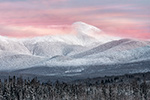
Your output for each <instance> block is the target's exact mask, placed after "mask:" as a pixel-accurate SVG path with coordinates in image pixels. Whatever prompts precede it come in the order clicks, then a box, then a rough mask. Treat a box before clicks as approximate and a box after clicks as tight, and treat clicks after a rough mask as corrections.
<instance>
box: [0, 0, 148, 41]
mask: <svg viewBox="0 0 150 100" xmlns="http://www.w3.org/2000/svg"><path fill="white" fill-rule="evenodd" d="M149 5H150V1H149V0H132V1H131V0H122V1H120V0H113V2H112V1H110V0H82V1H81V0H5V1H4V0H0V35H3V36H9V37H17V38H23V37H35V36H43V35H51V34H65V33H69V32H70V26H71V24H72V23H74V22H76V21H83V22H85V23H88V24H91V25H94V26H96V27H98V28H100V29H101V30H103V31H104V32H105V33H106V34H109V35H113V36H119V37H129V38H138V39H150V12H149V11H148V9H150V7H149Z"/></svg>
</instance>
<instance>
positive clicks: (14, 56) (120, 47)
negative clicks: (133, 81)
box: [0, 22, 150, 80]
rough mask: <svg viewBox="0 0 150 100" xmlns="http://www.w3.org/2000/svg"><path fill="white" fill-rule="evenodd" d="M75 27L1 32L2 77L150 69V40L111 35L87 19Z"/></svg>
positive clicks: (82, 75)
mask: <svg viewBox="0 0 150 100" xmlns="http://www.w3.org/2000/svg"><path fill="white" fill-rule="evenodd" d="M71 28H72V31H71V33H70V34H63V35H50V36H43V37H35V38H26V39H15V38H8V37H4V36H0V73H1V76H0V77H2V76H7V75H24V76H27V77H28V76H40V77H42V78H43V77H50V78H53V79H54V78H57V79H58V78H60V79H62V78H61V77H63V78H64V80H65V79H66V80H67V78H70V79H71V80H72V79H79V78H88V77H97V76H105V75H118V74H127V73H137V72H147V71H150V41H142V40H135V39H124V38H119V37H114V36H109V35H106V34H105V32H103V31H102V30H100V29H98V28H97V27H95V26H92V25H88V24H86V23H83V22H75V23H74V24H72V26H71ZM72 77H73V78H72ZM42 78H41V79H42Z"/></svg>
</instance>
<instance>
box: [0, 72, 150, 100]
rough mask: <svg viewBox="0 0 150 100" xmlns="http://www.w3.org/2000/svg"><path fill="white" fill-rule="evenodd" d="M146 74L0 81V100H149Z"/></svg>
mask: <svg viewBox="0 0 150 100" xmlns="http://www.w3.org/2000/svg"><path fill="white" fill-rule="evenodd" d="M149 76H150V73H149V72H147V73H137V74H126V75H120V76H105V77H97V78H88V79H84V80H77V81H73V82H68V83H66V82H59V80H58V81H56V82H50V81H48V82H46V83H41V82H40V81H38V78H33V79H31V80H30V79H23V78H22V77H15V76H12V77H11V76H10V77H9V78H8V79H5V80H0V100H150V84H149Z"/></svg>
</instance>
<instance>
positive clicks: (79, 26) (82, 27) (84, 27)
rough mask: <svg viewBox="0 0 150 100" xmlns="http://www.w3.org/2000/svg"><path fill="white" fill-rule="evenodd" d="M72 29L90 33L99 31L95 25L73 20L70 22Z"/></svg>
mask: <svg viewBox="0 0 150 100" xmlns="http://www.w3.org/2000/svg"><path fill="white" fill-rule="evenodd" d="M72 27H73V29H74V30H75V31H76V32H77V33H78V34H80V33H82V34H83V33H84V34H92V33H99V32H101V30H100V29H99V28H97V27H95V26H92V25H89V24H86V23H84V22H81V21H79V22H75V23H73V24H72Z"/></svg>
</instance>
